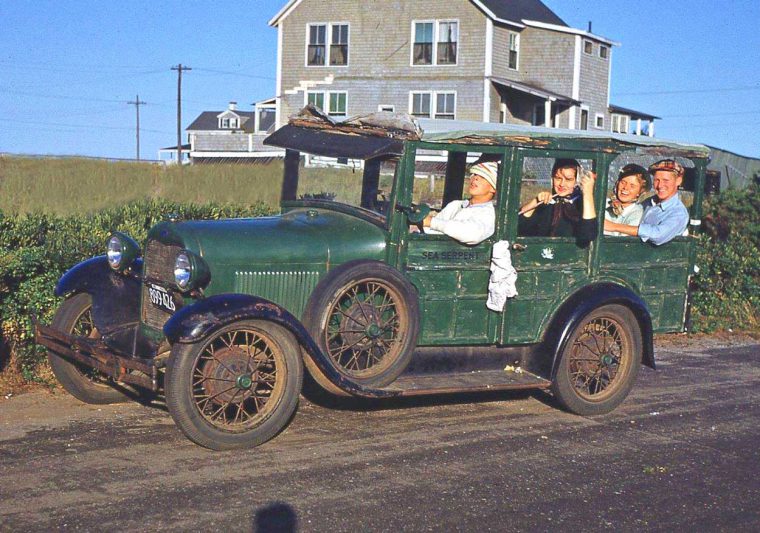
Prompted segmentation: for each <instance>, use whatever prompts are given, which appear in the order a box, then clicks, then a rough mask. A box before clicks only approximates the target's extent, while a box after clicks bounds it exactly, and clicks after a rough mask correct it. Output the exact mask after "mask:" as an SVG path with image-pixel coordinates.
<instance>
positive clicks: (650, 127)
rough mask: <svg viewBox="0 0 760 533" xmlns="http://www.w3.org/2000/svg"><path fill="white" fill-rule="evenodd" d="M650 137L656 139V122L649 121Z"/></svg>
mask: <svg viewBox="0 0 760 533" xmlns="http://www.w3.org/2000/svg"><path fill="white" fill-rule="evenodd" d="M649 136H650V137H654V120H650V121H649Z"/></svg>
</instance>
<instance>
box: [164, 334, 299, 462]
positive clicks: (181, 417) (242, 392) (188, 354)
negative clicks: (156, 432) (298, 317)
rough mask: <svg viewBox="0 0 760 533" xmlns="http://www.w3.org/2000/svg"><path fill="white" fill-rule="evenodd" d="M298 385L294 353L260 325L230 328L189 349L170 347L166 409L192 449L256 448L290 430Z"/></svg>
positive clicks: (289, 342)
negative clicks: (199, 446) (284, 430)
mask: <svg viewBox="0 0 760 533" xmlns="http://www.w3.org/2000/svg"><path fill="white" fill-rule="evenodd" d="M302 384H303V364H302V362H301V357H300V350H299V345H298V343H297V342H296V340H295V338H294V337H293V335H292V334H291V333H290V332H289V331H287V330H286V329H285V328H283V327H282V326H279V325H277V324H274V323H272V322H268V321H262V320H245V321H239V322H234V323H232V324H229V325H227V326H225V327H223V328H221V329H219V330H218V331H216V332H214V333H212V334H211V335H210V336H209V337H207V338H206V339H204V340H202V341H200V342H197V343H193V344H175V345H174V346H173V347H172V352H171V356H170V358H169V363H168V365H167V370H166V386H165V392H166V405H167V407H168V409H169V413H171V416H172V418H173V419H174V422H175V423H176V424H177V426H178V427H179V428H180V430H181V431H182V432H183V433H184V434H185V435H186V436H187V437H188V438H189V439H190V440H191V441H193V442H195V443H196V444H199V445H201V446H204V447H206V448H210V449H212V450H232V449H240V448H251V447H253V446H258V445H259V444H262V443H264V442H266V441H268V440H269V439H271V438H273V437H274V436H275V435H277V434H278V433H279V432H280V431H282V430H283V429H284V428H285V427H286V426H287V425H288V423H289V422H290V420H291V419H292V417H293V414H294V413H295V410H296V408H297V407H298V400H299V396H300V392H301V387H302Z"/></svg>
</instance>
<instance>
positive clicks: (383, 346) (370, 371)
mask: <svg viewBox="0 0 760 533" xmlns="http://www.w3.org/2000/svg"><path fill="white" fill-rule="evenodd" d="M419 322H420V320H419V303H418V298H417V293H416V291H415V289H414V287H413V286H412V285H411V283H409V281H408V280H407V279H406V278H405V277H404V276H403V275H402V274H401V273H400V272H398V271H397V270H395V269H394V268H391V267H390V266H388V265H386V264H385V263H381V262H379V261H355V262H351V263H346V264H345V265H341V266H340V267H338V268H336V269H335V270H334V271H333V272H330V274H329V275H328V276H327V277H326V278H325V279H324V280H323V281H321V282H320V283H319V285H317V287H316V288H315V290H314V292H313V294H312V295H311V298H310V299H309V302H308V304H307V306H306V311H305V313H304V325H305V326H306V328H307V329H308V331H309V333H310V334H311V336H312V338H313V339H314V340H315V342H316V343H317V345H318V346H319V348H320V349H321V350H322V353H323V354H324V355H325V356H326V357H327V359H328V363H329V364H330V365H331V366H332V367H333V369H335V370H336V371H337V372H338V373H340V374H341V375H342V376H344V377H345V378H347V379H349V380H351V381H353V382H355V383H357V384H359V385H362V386H366V387H384V386H386V385H388V384H390V383H392V382H393V381H394V380H395V379H396V378H398V376H399V375H401V374H402V373H403V372H404V370H405V369H406V367H407V365H408V364H409V361H410V360H411V358H412V354H413V353H414V349H415V347H416V345H417V335H418V333H419ZM305 360H306V364H307V368H308V369H309V372H310V373H311V375H312V377H314V379H315V381H317V382H318V383H319V384H320V385H322V386H323V387H324V388H326V389H327V390H329V391H331V392H334V393H338V394H345V393H343V392H342V391H341V390H340V389H339V388H338V387H336V386H335V385H334V384H333V383H332V382H331V381H330V380H328V379H327V378H326V377H325V376H324V375H323V374H322V372H320V371H319V369H318V368H317V367H316V365H315V364H314V363H313V362H312V361H311V360H310V358H309V357H308V355H307V356H306V357H305Z"/></svg>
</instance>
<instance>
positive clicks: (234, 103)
mask: <svg viewBox="0 0 760 533" xmlns="http://www.w3.org/2000/svg"><path fill="white" fill-rule="evenodd" d="M229 109H230V111H237V102H230V107H229Z"/></svg>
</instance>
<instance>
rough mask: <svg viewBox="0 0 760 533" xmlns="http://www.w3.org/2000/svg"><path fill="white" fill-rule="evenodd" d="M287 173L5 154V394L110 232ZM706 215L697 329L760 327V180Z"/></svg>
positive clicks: (230, 210) (339, 178)
mask: <svg viewBox="0 0 760 533" xmlns="http://www.w3.org/2000/svg"><path fill="white" fill-rule="evenodd" d="M281 173H282V165H281V164H279V163H275V164H272V165H268V166H263V165H252V166H251V165H248V166H243V165H219V166H196V167H187V168H185V169H183V170H182V171H180V169H178V168H176V167H169V168H163V167H161V166H156V165H152V164H134V163H108V162H100V161H89V160H83V159H82V160H78V159H60V160H59V159H50V160H40V159H25V158H0V322H1V326H2V334H1V336H0V393H4V391H6V390H15V389H16V388H18V387H19V386H23V384H24V383H29V382H35V381H38V382H39V381H42V382H46V381H48V380H49V378H50V375H49V370H48V369H47V366H46V364H45V354H44V352H43V351H41V350H40V349H38V348H36V347H35V346H34V344H33V342H32V334H31V322H30V318H29V317H30V315H31V314H36V315H37V316H38V317H39V318H40V319H41V320H44V321H49V320H50V318H51V317H52V314H53V312H54V310H55V308H56V307H57V305H58V303H59V300H58V299H57V298H55V297H54V296H53V294H52V291H53V287H54V286H55V283H56V281H57V280H58V278H59V277H60V276H61V275H62V274H63V272H64V271H65V270H66V269H68V268H70V267H71V266H72V265H74V264H76V263H78V262H79V261H82V260H83V259H86V258H89V257H92V256H94V255H99V254H102V253H103V249H104V246H105V241H106V238H107V236H108V235H109V233H110V232H111V231H114V230H119V231H124V232H126V233H128V234H130V235H132V236H133V237H135V238H136V239H137V240H138V241H139V242H141V241H143V240H144V239H145V237H146V234H147V231H148V229H149V228H150V227H151V226H153V225H154V224H155V223H156V222H158V221H160V220H161V219H162V218H163V216H164V215H166V214H168V213H176V214H178V215H180V216H181V217H182V218H196V219H198V218H204V219H219V218H228V217H236V216H260V215H265V214H272V213H275V212H277V210H278V204H279V200H278V199H279V194H280V184H281ZM352 173H353V171H351V170H341V171H336V170H334V169H333V170H326V169H308V170H307V171H306V172H304V182H305V183H306V184H307V187H306V188H305V190H303V191H302V192H306V193H310V194H320V193H332V194H336V195H337V196H338V198H341V199H348V198H349V197H351V196H353V195H357V194H358V191H357V190H355V188H353V187H351V186H350V185H347V184H348V183H349V182H358V181H359V180H352V179H349V178H350V177H351V174H352ZM387 179H388V178H386V180H387ZM416 181H417V182H418V183H416V184H415V189H418V188H419V190H416V192H415V197H416V198H422V199H423V200H424V199H426V198H425V196H426V194H425V192H426V190H427V191H429V187H430V186H431V184H430V181H429V180H416ZM438 181H440V180H438ZM384 185H385V186H386V190H387V183H383V182H381V188H383V187H384ZM433 186H435V187H439V186H440V183H438V184H435V183H434V184H433ZM703 218H704V226H703V227H704V229H705V233H704V235H702V236H701V237H700V246H699V255H698V265H699V267H700V272H699V274H698V275H697V276H695V278H694V280H693V282H694V289H695V292H694V296H693V312H692V321H693V329H694V331H697V332H712V331H715V330H734V331H747V332H750V333H753V334H760V255H759V254H758V249H759V248H760V194H759V192H758V186H757V185H753V186H752V187H750V188H749V189H747V190H744V191H726V192H724V193H722V194H721V195H720V196H717V197H713V198H710V199H708V200H707V202H706V204H705V216H704V217H703Z"/></svg>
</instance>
